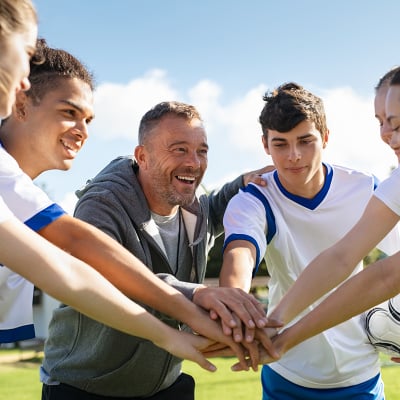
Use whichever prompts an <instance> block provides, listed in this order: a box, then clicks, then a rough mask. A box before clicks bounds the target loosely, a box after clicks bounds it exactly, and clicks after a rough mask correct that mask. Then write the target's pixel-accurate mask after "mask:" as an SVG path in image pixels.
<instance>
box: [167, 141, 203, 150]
mask: <svg viewBox="0 0 400 400" xmlns="http://www.w3.org/2000/svg"><path fill="white" fill-rule="evenodd" d="M187 143H188V142H187V141H185V140H181V141H179V142H173V143H171V144H170V146H179V145H180V144H187ZM200 146H201V147H206V148H207V149H208V148H209V147H208V144H207V143H205V142H203V143H201V145H200Z"/></svg>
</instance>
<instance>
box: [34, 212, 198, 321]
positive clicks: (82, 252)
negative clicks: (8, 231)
mask: <svg viewBox="0 0 400 400" xmlns="http://www.w3.org/2000/svg"><path fill="white" fill-rule="evenodd" d="M62 218H63V220H62V221H58V220H57V221H55V222H53V223H52V224H50V225H48V226H47V227H46V228H44V229H42V230H41V231H40V233H41V234H42V235H43V236H44V237H46V238H47V239H48V240H50V241H52V242H53V243H54V244H56V245H57V246H59V247H61V248H63V249H65V250H66V251H68V252H69V253H71V254H72V255H73V256H75V257H77V258H79V259H80V260H82V261H84V262H86V263H87V264H89V265H90V266H92V267H93V268H94V269H96V270H97V271H98V272H100V273H101V274H102V275H103V276H104V277H105V278H106V279H107V280H109V281H110V282H111V283H112V284H113V285H114V286H116V287H117V288H118V289H119V290H121V291H122V292H123V293H124V294H125V295H127V296H128V297H130V298H132V299H134V300H136V301H140V302H142V303H144V304H147V305H149V306H150V307H152V308H155V309H157V310H159V311H161V312H163V313H165V314H167V315H170V316H172V317H174V318H176V319H181V320H184V319H185V318H183V317H182V316H183V315H186V314H187V313H190V312H193V305H192V304H191V302H190V301H189V300H187V299H186V298H185V296H184V295H183V294H181V293H179V292H178V291H177V290H175V289H174V288H172V287H170V286H169V285H167V284H166V283H164V282H163V281H162V280H161V279H159V278H158V277H157V276H155V275H154V274H153V273H152V271H150V270H149V269H148V268H147V267H146V266H145V265H144V264H143V263H142V262H140V261H139V260H138V259H137V258H136V257H135V256H133V255H132V254H131V253H130V252H129V251H128V250H126V249H125V248H124V247H123V246H121V245H120V244H119V243H118V242H117V241H115V240H114V239H112V238H110V237H109V236H108V235H106V234H105V233H103V232H102V231H100V230H99V229H97V228H95V227H93V226H91V225H89V224H87V223H85V222H83V221H80V220H78V219H76V218H72V217H68V216H67V217H62ZM184 322H186V321H184Z"/></svg>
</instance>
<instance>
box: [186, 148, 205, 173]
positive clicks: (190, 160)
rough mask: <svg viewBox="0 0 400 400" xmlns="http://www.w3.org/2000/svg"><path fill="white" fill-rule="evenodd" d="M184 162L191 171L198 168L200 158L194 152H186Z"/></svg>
mask: <svg viewBox="0 0 400 400" xmlns="http://www.w3.org/2000/svg"><path fill="white" fill-rule="evenodd" d="M186 160H187V161H186V162H187V165H188V166H190V167H192V168H193V169H196V168H199V167H200V165H201V161H200V157H199V155H198V154H197V152H196V151H191V152H188V156H187V159H186Z"/></svg>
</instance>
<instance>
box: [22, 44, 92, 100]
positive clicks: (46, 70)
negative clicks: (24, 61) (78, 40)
mask: <svg viewBox="0 0 400 400" xmlns="http://www.w3.org/2000/svg"><path fill="white" fill-rule="evenodd" d="M30 69H31V70H30V74H29V81H30V82H31V88H30V89H29V90H28V91H27V92H26V94H27V96H29V97H30V98H31V99H32V101H33V103H34V104H38V103H39V102H40V100H41V99H42V98H43V96H44V95H45V94H46V93H47V92H48V91H49V90H52V89H53V88H55V87H56V86H57V83H58V82H59V80H60V79H65V78H67V79H72V78H78V79H80V80H81V81H83V82H85V83H87V84H88V85H89V87H90V88H91V89H92V90H94V79H93V75H92V73H91V72H89V71H88V70H87V69H86V67H85V66H84V65H83V64H82V63H81V62H80V61H79V60H78V59H77V58H75V57H74V56H72V55H71V54H69V53H68V52H66V51H64V50H60V49H53V48H50V47H48V46H47V43H46V41H45V40H44V39H38V40H37V50H36V53H35V55H34V56H33V57H32V59H31V62H30Z"/></svg>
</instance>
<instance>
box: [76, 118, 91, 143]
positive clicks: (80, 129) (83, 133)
mask: <svg viewBox="0 0 400 400" xmlns="http://www.w3.org/2000/svg"><path fill="white" fill-rule="evenodd" d="M75 128H76V129H75V134H76V135H77V136H79V138H80V139H82V140H83V141H85V140H86V139H87V138H88V137H89V130H88V125H87V122H86V121H85V120H83V121H78V122H77V123H76V126H75Z"/></svg>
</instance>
